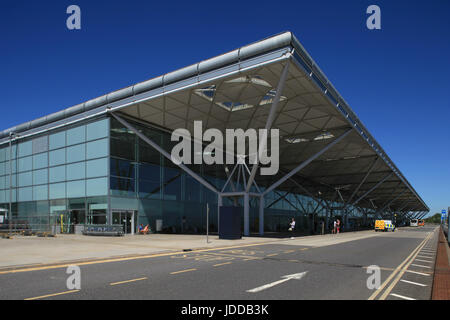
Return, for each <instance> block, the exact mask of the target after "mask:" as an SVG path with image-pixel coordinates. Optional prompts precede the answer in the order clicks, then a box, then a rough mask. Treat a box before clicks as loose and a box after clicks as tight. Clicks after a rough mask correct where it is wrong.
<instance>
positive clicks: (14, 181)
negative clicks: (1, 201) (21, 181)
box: [6, 174, 17, 188]
mask: <svg viewBox="0 0 450 320" xmlns="http://www.w3.org/2000/svg"><path fill="white" fill-rule="evenodd" d="M6 177H7V178H6V179H8V180H7V181H8V188H9V175H8V176H6ZM11 185H12V186H13V188H15V187H17V175H15V174H13V175H11Z"/></svg>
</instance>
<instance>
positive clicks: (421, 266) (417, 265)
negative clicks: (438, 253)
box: [411, 263, 431, 269]
mask: <svg viewBox="0 0 450 320" xmlns="http://www.w3.org/2000/svg"><path fill="white" fill-rule="evenodd" d="M411 265H412V266H415V267H420V268H428V269H431V267H428V266H423V265H421V264H415V263H411Z"/></svg>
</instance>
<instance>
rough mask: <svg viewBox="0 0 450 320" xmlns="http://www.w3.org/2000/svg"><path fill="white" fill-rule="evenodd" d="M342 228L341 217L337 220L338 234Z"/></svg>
mask: <svg viewBox="0 0 450 320" xmlns="http://www.w3.org/2000/svg"><path fill="white" fill-rule="evenodd" d="M340 228H341V221H340V220H339V219H337V221H336V232H337V234H339V230H340Z"/></svg>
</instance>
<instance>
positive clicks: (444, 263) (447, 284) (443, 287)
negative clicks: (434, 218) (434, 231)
mask: <svg viewBox="0 0 450 320" xmlns="http://www.w3.org/2000/svg"><path fill="white" fill-rule="evenodd" d="M449 254H450V249H449V246H448V242H447V239H446V238H445V236H444V231H443V230H442V227H441V229H440V230H439V240H438V247H437V254H436V263H435V265H434V279H433V291H432V300H450V255H449Z"/></svg>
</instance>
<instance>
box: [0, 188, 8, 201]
mask: <svg viewBox="0 0 450 320" xmlns="http://www.w3.org/2000/svg"><path fill="white" fill-rule="evenodd" d="M8 201H9V200H6V192H5V190H1V191H0V203H6V202H8Z"/></svg>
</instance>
